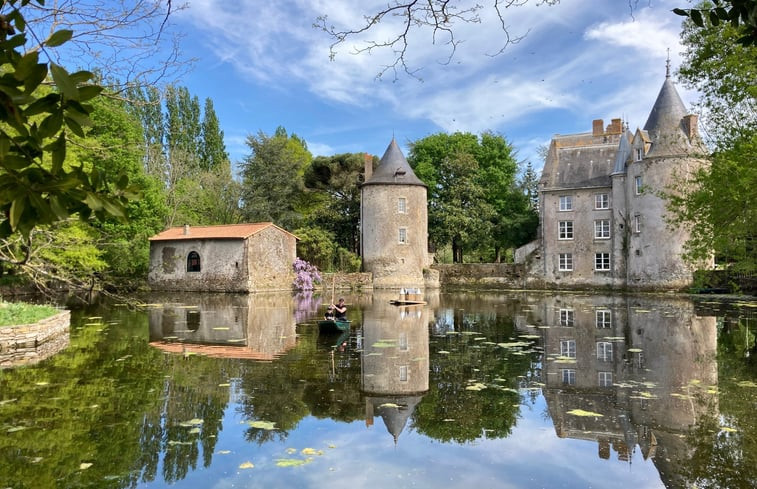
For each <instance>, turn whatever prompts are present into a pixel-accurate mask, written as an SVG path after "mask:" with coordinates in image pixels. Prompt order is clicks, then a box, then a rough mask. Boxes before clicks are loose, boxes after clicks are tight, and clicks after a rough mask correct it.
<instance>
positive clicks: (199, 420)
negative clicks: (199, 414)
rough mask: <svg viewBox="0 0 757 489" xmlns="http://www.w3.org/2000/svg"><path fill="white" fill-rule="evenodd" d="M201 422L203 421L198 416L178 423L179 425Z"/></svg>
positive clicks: (196, 424) (192, 424) (198, 423)
mask: <svg viewBox="0 0 757 489" xmlns="http://www.w3.org/2000/svg"><path fill="white" fill-rule="evenodd" d="M202 423H204V421H203V420H201V419H200V418H193V419H190V420H189V421H183V422H181V423H179V426H199V425H201V424H202Z"/></svg>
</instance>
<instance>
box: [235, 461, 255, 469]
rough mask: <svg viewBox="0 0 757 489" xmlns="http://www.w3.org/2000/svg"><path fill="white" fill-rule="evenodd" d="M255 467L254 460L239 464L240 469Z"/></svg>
mask: <svg viewBox="0 0 757 489" xmlns="http://www.w3.org/2000/svg"><path fill="white" fill-rule="evenodd" d="M253 467H255V465H253V463H252V462H244V463H242V464H240V465H239V468H240V469H251V468H253Z"/></svg>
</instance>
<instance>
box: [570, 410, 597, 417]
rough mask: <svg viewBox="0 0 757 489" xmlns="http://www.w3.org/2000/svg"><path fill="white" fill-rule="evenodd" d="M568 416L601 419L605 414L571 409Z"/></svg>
mask: <svg viewBox="0 0 757 489" xmlns="http://www.w3.org/2000/svg"><path fill="white" fill-rule="evenodd" d="M567 414H572V415H573V416H584V417H590V416H594V417H600V418H601V417H603V416H604V414H599V413H594V412H591V411H584V410H583V409H571V410H570V411H568V412H567Z"/></svg>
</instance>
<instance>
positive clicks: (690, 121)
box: [683, 114, 699, 141]
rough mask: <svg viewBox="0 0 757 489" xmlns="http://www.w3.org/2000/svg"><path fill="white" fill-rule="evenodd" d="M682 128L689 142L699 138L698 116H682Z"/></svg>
mask: <svg viewBox="0 0 757 489" xmlns="http://www.w3.org/2000/svg"><path fill="white" fill-rule="evenodd" d="M683 128H684V130H685V131H686V136H688V138H689V140H690V141H691V140H694V139H696V138H698V137H699V116H698V115H696V114H689V115H685V116H683Z"/></svg>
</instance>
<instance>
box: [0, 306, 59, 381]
mask: <svg viewBox="0 0 757 489" xmlns="http://www.w3.org/2000/svg"><path fill="white" fill-rule="evenodd" d="M70 327H71V311H61V312H59V313H58V314H56V315H54V316H51V317H49V318H46V319H42V320H40V321H38V322H36V323H33V324H21V325H16V326H4V327H0V368H10V367H18V366H21V365H30V364H34V363H37V362H39V361H42V360H44V359H45V358H48V357H50V356H52V355H53V354H55V353H57V352H59V351H61V350H62V349H64V348H66V347H67V346H68V344H69V341H70V339H69V335H68V331H69V329H70Z"/></svg>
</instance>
